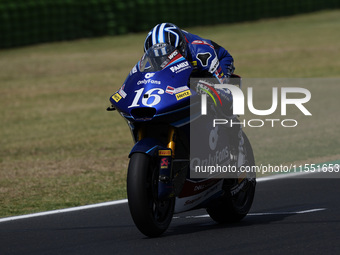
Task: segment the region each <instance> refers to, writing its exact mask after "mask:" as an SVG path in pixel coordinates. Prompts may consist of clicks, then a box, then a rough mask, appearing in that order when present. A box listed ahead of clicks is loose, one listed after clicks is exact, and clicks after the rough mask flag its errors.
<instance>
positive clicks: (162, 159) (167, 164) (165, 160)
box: [161, 158, 169, 169]
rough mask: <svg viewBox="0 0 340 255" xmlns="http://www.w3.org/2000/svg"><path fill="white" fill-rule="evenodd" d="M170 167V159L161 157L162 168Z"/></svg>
mask: <svg viewBox="0 0 340 255" xmlns="http://www.w3.org/2000/svg"><path fill="white" fill-rule="evenodd" d="M168 167H169V159H168V158H161V168H162V169H166V168H168Z"/></svg>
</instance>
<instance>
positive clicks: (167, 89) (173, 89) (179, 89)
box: [165, 86, 189, 95]
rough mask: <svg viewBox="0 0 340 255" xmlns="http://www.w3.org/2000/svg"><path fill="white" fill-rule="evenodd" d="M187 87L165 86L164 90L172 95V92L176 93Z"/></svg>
mask: <svg viewBox="0 0 340 255" xmlns="http://www.w3.org/2000/svg"><path fill="white" fill-rule="evenodd" d="M188 89H189V87H188V86H182V87H178V88H174V87H171V86H167V87H166V90H165V93H168V94H170V95H173V94H177V93H180V92H182V91H185V90H188Z"/></svg>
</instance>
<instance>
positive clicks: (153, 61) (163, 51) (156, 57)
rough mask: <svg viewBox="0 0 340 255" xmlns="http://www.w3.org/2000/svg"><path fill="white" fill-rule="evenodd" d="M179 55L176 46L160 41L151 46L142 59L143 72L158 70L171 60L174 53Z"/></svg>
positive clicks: (141, 69)
mask: <svg viewBox="0 0 340 255" xmlns="http://www.w3.org/2000/svg"><path fill="white" fill-rule="evenodd" d="M174 54H175V55H178V54H179V52H178V51H177V50H176V48H175V47H174V46H172V45H170V44H167V43H158V44H155V45H153V46H152V47H150V48H149V49H148V50H147V52H146V53H145V54H144V56H143V57H142V59H141V61H140V66H139V70H140V71H141V72H157V71H160V70H162V69H163V68H164V67H165V66H166V65H167V64H168V63H170V61H171V59H172V58H171V56H172V55H174Z"/></svg>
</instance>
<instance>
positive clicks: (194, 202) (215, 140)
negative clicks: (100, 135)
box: [107, 44, 256, 237]
mask: <svg viewBox="0 0 340 255" xmlns="http://www.w3.org/2000/svg"><path fill="white" fill-rule="evenodd" d="M192 73H193V66H192V65H191V63H189V62H188V61H187V60H186V59H185V58H184V57H183V56H182V55H181V54H180V53H179V51H178V50H176V49H175V48H174V47H173V46H171V45H168V44H158V45H154V46H153V47H151V48H150V49H149V50H148V51H147V52H146V53H145V54H144V55H143V57H142V58H141V60H140V61H139V62H138V63H137V64H136V65H135V66H134V67H133V68H132V70H131V72H130V73H129V75H128V77H127V78H126V80H125V82H124V84H123V85H122V86H121V87H120V89H119V90H118V91H117V92H116V93H114V94H113V95H112V96H111V97H110V102H111V106H110V107H109V108H108V109H107V110H108V111H114V110H117V111H118V112H119V114H120V115H121V116H122V117H123V118H124V119H125V120H126V121H127V124H128V126H129V128H130V130H131V134H132V137H133V139H134V142H135V144H134V146H133V148H132V150H131V152H130V154H129V158H130V161H129V166H128V172H127V196H128V205H129V209H130V213H131V216H132V219H133V221H134V223H135V225H136V226H137V228H138V229H139V230H140V231H141V232H142V233H143V234H145V235H146V236H149V237H156V236H159V235H161V234H162V233H163V232H164V231H166V230H167V228H168V227H169V224H170V222H171V220H172V218H173V215H174V214H175V213H181V212H185V211H189V210H194V209H200V208H205V209H206V210H207V212H208V214H209V215H210V217H211V218H212V219H213V220H215V221H216V222H218V223H232V222H237V221H240V220H241V219H242V218H244V217H245V216H246V215H247V213H248V211H249V210H250V207H251V205H252V202H253V198H254V193H255V186H256V179H255V175H254V174H252V173H244V172H242V173H240V172H239V171H236V172H233V173H232V175H229V176H222V177H221V175H220V174H217V175H214V174H211V171H210V172H209V173H207V172H205V174H204V175H197V172H196V170H197V166H199V167H201V169H204V167H205V169H206V168H207V165H208V164H211V163H212V164H215V165H216V164H218V165H219V166H220V167H221V165H223V166H225V167H226V166H229V167H230V166H232V167H234V168H236V169H240V167H241V166H246V165H247V166H253V165H255V160H254V155H253V151H252V147H251V144H250V142H249V140H248V138H247V136H246V135H245V134H244V132H243V131H240V132H239V134H240V135H239V139H241V140H242V143H240V144H241V145H239V144H236V142H233V141H234V140H235V139H232V138H233V137H231V132H229V131H230V128H231V127H230V126H227V125H223V126H217V127H215V128H214V127H212V126H211V125H207V123H208V122H209V121H207V119H204V118H203V117H207V115H209V116H208V118H209V117H210V120H211V119H213V118H214V116H215V115H214V114H213V113H212V114H210V113H209V114H207V115H206V116H203V115H202V114H201V108H202V107H201V106H200V105H201V104H200V103H201V99H202V96H201V95H202V94H201V93H200V92H199V91H198V90H197V88H195V86H194V84H192V81H191V80H192V79H191V78H190V77H192ZM210 101H212V100H210ZM210 101H209V106H213V102H210ZM208 108H209V109H213V107H208ZM209 111H210V110H209ZM211 112H214V111H213V110H212V111H211ZM197 132H198V133H197ZM236 140H237V141H239V140H238V139H236ZM237 143H238V142H237ZM202 148H208V149H202ZM235 151H236V153H235ZM240 151H241V152H242V155H243V157H242V160H240V156H239V155H238V154H240V153H239V152H240ZM240 162H241V163H240ZM203 172H204V171H202V173H203ZM195 174H196V175H195Z"/></svg>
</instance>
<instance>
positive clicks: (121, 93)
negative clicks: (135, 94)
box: [118, 84, 127, 98]
mask: <svg viewBox="0 0 340 255" xmlns="http://www.w3.org/2000/svg"><path fill="white" fill-rule="evenodd" d="M124 88H125V84H123V86H122V87H121V88H120V89H119V90H118V94H119V95H120V96H121V97H122V98H125V97H126V96H127V94H126V93H125V91H124Z"/></svg>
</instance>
